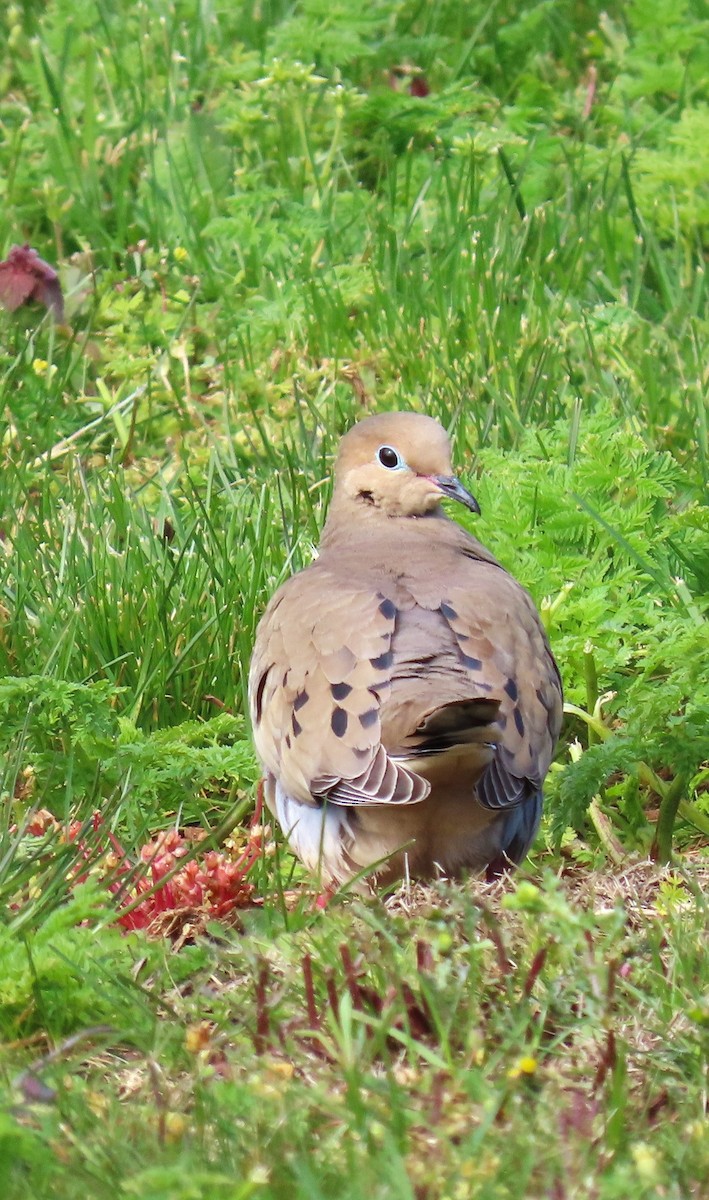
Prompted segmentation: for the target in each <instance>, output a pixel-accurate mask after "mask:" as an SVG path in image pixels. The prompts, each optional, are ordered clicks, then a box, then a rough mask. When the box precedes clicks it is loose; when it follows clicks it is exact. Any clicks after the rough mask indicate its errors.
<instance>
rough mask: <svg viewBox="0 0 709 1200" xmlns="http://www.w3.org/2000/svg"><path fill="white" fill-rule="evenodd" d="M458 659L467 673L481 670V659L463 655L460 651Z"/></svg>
mask: <svg viewBox="0 0 709 1200" xmlns="http://www.w3.org/2000/svg"><path fill="white" fill-rule="evenodd" d="M460 659H461V662H462V664H463V666H464V667H467V668H468V670H469V671H480V670H482V665H483V664H482V659H480V658H471V657H470V655H469V654H463V651H462V650H461V652H460Z"/></svg>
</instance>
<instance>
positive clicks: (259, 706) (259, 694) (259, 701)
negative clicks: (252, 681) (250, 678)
mask: <svg viewBox="0 0 709 1200" xmlns="http://www.w3.org/2000/svg"><path fill="white" fill-rule="evenodd" d="M270 670H271V668H270V667H267V668H266V670H265V671H264V673H263V675H262V676H261V678H260V679H259V681H258V687H257V688H256V705H255V707H256V724H257V725H258V723H259V721H260V720H261V717H262V716H263V693H264V689H265V687H266V680H267V679H268V672H269V671H270Z"/></svg>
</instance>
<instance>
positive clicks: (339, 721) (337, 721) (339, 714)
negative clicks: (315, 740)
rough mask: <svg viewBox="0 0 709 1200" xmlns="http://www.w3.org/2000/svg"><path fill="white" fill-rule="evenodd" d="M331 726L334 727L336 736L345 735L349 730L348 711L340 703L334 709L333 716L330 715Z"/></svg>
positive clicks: (333, 730)
mask: <svg viewBox="0 0 709 1200" xmlns="http://www.w3.org/2000/svg"><path fill="white" fill-rule="evenodd" d="M330 728H331V729H332V732H333V733H334V735H335V737H339V738H341V737H344V736H345V733H346V732H347V713H346V712H345V710H344V708H340V707H339V705H338V706H337V707H336V708H333V710H332V716H331V717H330Z"/></svg>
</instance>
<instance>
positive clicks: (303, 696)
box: [293, 689, 309, 712]
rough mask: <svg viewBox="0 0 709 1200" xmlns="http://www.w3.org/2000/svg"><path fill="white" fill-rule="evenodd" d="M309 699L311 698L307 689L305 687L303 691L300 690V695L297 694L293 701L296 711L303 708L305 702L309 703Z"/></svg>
mask: <svg viewBox="0 0 709 1200" xmlns="http://www.w3.org/2000/svg"><path fill="white" fill-rule="evenodd" d="M308 699H309V697H308V693H307V692H306V691H305V689H303V691H302V692H298V695H297V696H296V698H295V700H294V701H293V708H294V709H295V711H296V712H298V709H300V708H302V707H303V705H304V704H307V703H308Z"/></svg>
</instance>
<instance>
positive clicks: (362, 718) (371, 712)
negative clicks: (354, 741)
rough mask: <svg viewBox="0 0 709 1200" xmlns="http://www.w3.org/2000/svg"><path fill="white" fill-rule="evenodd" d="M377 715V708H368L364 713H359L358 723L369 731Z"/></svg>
mask: <svg viewBox="0 0 709 1200" xmlns="http://www.w3.org/2000/svg"><path fill="white" fill-rule="evenodd" d="M378 715H379V709H378V708H368V709H367V711H366V712H363V713H360V715H359V723H360V725H361V726H362V728H363V729H369V728H370V726H371V725H374V724H375V722H376V720H377V717H378Z"/></svg>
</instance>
